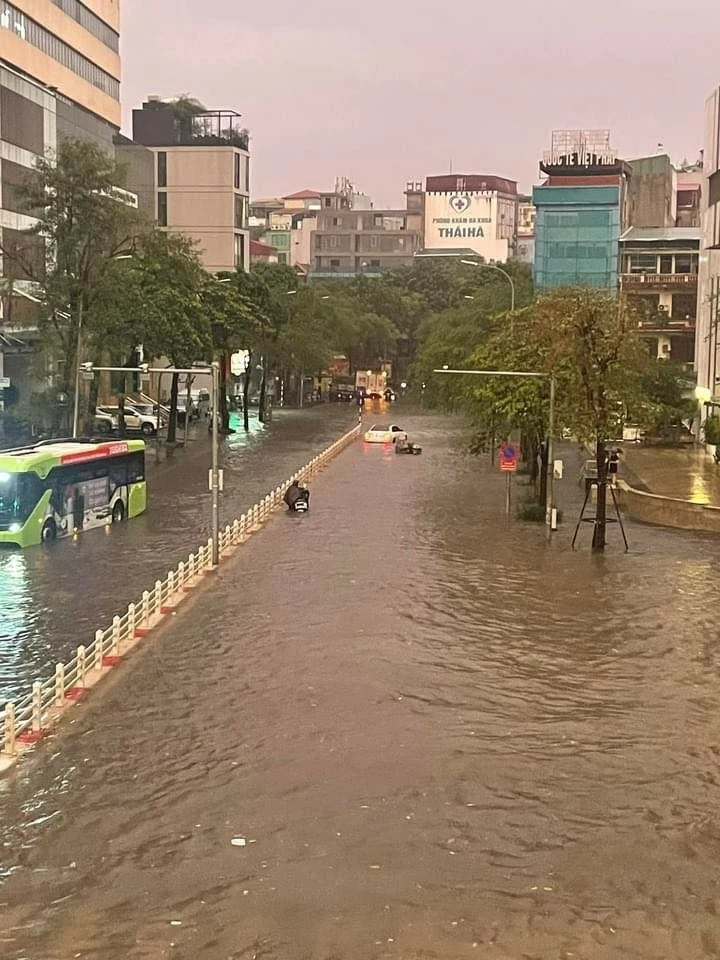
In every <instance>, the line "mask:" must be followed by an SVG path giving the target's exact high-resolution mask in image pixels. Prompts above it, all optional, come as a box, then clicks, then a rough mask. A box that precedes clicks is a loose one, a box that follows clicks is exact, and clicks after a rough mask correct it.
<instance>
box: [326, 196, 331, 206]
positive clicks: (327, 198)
mask: <svg viewBox="0 0 720 960" xmlns="http://www.w3.org/2000/svg"><path fill="white" fill-rule="evenodd" d="M325 206H326V207H331V206H332V197H325Z"/></svg>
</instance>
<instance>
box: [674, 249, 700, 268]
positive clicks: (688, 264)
mask: <svg viewBox="0 0 720 960" xmlns="http://www.w3.org/2000/svg"><path fill="white" fill-rule="evenodd" d="M697 272H698V258H697V254H695V253H676V254H675V273H697Z"/></svg>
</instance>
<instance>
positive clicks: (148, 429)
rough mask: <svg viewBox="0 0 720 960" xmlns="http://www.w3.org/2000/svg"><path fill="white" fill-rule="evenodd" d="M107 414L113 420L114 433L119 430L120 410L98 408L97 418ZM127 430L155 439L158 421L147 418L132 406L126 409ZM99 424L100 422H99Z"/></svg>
mask: <svg viewBox="0 0 720 960" xmlns="http://www.w3.org/2000/svg"><path fill="white" fill-rule="evenodd" d="M98 414H105V415H107V416H109V417H110V418H111V421H112V429H113V432H114V431H116V430H118V428H119V420H120V408H119V407H116V406H114V407H109V406H102V407H98V408H97V410H96V412H95V416H96V418H97V415H98ZM124 416H125V429H126V430H130V431H137V432H139V433H143V434H144V435H145V436H146V437H153V436H155V434H156V433H157V420H156V418H155V417H154V416H150V417H148V416H145V414H142V413H140V412H139V411H137V410H135V409H134V408H133V407H131V406H126V407H125V414H124ZM98 423H99V421H98Z"/></svg>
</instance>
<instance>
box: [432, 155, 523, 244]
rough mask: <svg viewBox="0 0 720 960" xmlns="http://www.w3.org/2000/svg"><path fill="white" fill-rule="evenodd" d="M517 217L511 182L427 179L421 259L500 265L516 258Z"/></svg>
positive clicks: (488, 178) (448, 177)
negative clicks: (465, 258)
mask: <svg viewBox="0 0 720 960" xmlns="http://www.w3.org/2000/svg"><path fill="white" fill-rule="evenodd" d="M517 211H518V193H517V183H516V182H515V181H514V180H508V179H506V178H505V177H496V176H489V175H486V174H479V173H472V174H456V173H451V174H443V175H441V176H436V177H427V178H426V180H425V194H424V198H423V214H424V216H423V219H424V244H425V250H424V255H425V256H432V255H445V256H454V255H458V256H467V255H468V254H475V255H477V256H479V257H482V258H483V259H484V260H488V261H498V262H505V261H506V260H509V259H510V257H512V256H513V255H514V253H515V244H516V241H517Z"/></svg>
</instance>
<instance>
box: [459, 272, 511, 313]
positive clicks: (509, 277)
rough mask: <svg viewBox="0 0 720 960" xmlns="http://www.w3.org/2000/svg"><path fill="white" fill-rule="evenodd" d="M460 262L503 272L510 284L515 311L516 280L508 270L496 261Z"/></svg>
mask: <svg viewBox="0 0 720 960" xmlns="http://www.w3.org/2000/svg"><path fill="white" fill-rule="evenodd" d="M460 263H464V264H465V266H466V267H483V268H484V269H485V270H495V271H497V273H501V274H502V275H503V276H504V277H505V279H506V280H507V282H508V283H509V284H510V312H511V313H514V312H515V281H514V280H513V278H512V277H511V276H510V274H509V273H508V272H507V270H503V268H502V267H499V266H498V265H497V264H496V263H480V262H478V261H477V260H461V261H460Z"/></svg>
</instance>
